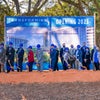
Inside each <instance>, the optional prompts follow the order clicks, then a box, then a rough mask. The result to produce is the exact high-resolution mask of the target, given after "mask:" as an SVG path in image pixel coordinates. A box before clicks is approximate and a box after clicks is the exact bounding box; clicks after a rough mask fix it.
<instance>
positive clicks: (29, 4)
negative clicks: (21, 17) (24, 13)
mask: <svg viewBox="0 0 100 100" xmlns="http://www.w3.org/2000/svg"><path fill="white" fill-rule="evenodd" d="M30 11H31V0H29V3H28V12H30Z"/></svg>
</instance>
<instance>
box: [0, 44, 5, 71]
mask: <svg viewBox="0 0 100 100" xmlns="http://www.w3.org/2000/svg"><path fill="white" fill-rule="evenodd" d="M5 54H6V51H5V49H4V44H3V43H1V44H0V72H1V71H4V70H5V69H4V64H5Z"/></svg>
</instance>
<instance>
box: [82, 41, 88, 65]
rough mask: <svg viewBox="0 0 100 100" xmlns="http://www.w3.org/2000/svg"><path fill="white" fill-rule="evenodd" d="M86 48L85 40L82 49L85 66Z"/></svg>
mask: <svg viewBox="0 0 100 100" xmlns="http://www.w3.org/2000/svg"><path fill="white" fill-rule="evenodd" d="M86 48H87V46H86V42H83V46H82V48H81V50H82V65H83V66H85V61H84V59H85V52H86Z"/></svg>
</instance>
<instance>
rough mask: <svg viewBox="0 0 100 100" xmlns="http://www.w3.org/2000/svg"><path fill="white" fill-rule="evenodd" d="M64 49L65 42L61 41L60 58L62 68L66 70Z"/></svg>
mask: <svg viewBox="0 0 100 100" xmlns="http://www.w3.org/2000/svg"><path fill="white" fill-rule="evenodd" d="M64 51H65V43H63V47H62V48H61V49H60V59H61V63H62V67H63V70H66V63H65V61H64V58H63V55H64Z"/></svg>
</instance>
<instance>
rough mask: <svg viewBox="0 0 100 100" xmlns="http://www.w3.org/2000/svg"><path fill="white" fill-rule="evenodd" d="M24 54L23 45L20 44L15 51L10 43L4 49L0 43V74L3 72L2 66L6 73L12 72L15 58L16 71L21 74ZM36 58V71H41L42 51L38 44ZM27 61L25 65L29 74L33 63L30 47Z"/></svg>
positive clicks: (32, 53) (30, 47)
mask: <svg viewBox="0 0 100 100" xmlns="http://www.w3.org/2000/svg"><path fill="white" fill-rule="evenodd" d="M24 53H25V51H24V49H23V44H20V45H19V48H18V49H17V51H16V50H15V49H14V47H13V43H12V42H9V46H7V48H6V49H5V48H4V44H3V43H1V44H0V72H1V71H4V69H5V68H4V66H6V69H7V73H9V72H10V71H14V64H15V63H14V62H15V58H16V66H17V71H18V72H22V70H23V60H24ZM36 57H37V66H38V71H42V61H43V60H42V58H43V50H42V49H41V46H40V44H38V45H37V50H36ZM27 60H28V63H27V65H28V69H29V72H31V71H32V68H33V63H34V52H33V50H32V46H29V47H28V53H27ZM5 62H6V63H5ZM4 64H6V65H4Z"/></svg>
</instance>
